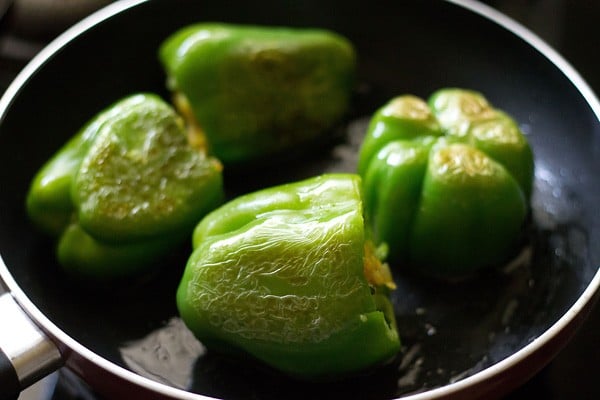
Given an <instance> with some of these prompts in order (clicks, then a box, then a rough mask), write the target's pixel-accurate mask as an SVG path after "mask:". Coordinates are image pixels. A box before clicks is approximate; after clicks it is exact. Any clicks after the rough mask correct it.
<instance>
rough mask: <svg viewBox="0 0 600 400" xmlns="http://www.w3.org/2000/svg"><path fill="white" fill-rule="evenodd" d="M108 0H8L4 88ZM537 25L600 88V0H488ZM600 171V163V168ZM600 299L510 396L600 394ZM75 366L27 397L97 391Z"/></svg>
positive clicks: (2, 27)
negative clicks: (550, 357)
mask: <svg viewBox="0 0 600 400" xmlns="http://www.w3.org/2000/svg"><path fill="white" fill-rule="evenodd" d="M110 2H111V1H108V0H15V1H14V2H12V4H9V3H11V2H10V1H8V0H0V15H2V14H4V15H3V16H2V17H1V18H2V19H1V20H0V93H2V92H3V91H4V90H5V89H6V87H7V86H8V85H9V83H10V82H11V81H12V79H13V78H14V77H15V76H16V74H17V73H18V72H19V71H20V70H21V69H22V68H23V67H24V66H25V64H26V63H27V62H28V60H29V59H30V58H31V57H32V56H33V55H35V54H36V53H37V52H38V51H39V50H40V49H41V48H42V47H43V46H44V45H45V44H46V43H48V42H49V41H50V40H51V39H53V38H54V37H55V36H56V35H57V34H59V33H60V32H62V31H63V30H64V29H66V28H67V27H68V26H70V25H71V24H73V23H74V22H76V21H77V20H78V19H80V18H82V17H84V16H85V15H87V14H88V13H90V12H92V11H93V10H95V9H97V8H99V7H101V6H103V5H105V4H107V3H110ZM481 2H482V3H485V4H487V5H489V6H491V7H494V8H496V9H497V10H499V11H501V12H503V13H505V14H506V15H508V16H510V17H511V18H513V19H515V20H516V21H518V22H520V23H521V24H523V25H524V26H526V27H527V28H529V29H530V30H531V31H533V32H534V33H536V34H537V35H538V36H539V37H541V38H542V39H543V40H544V41H546V42H547V43H548V44H549V45H551V46H552V47H553V48H554V49H555V50H556V51H558V52H559V53H560V54H561V55H562V56H563V57H564V58H565V59H566V60H567V61H568V62H569V63H570V64H571V65H572V66H573V67H574V68H575V69H576V70H577V71H578V72H579V73H580V74H581V76H582V77H583V78H584V79H585V80H586V81H587V83H588V84H589V85H590V86H591V87H592V89H593V90H594V92H595V93H596V94H598V93H600V32H599V28H598V21H600V1H597V0H488V1H483V0H482V1H481ZM598 172H600V171H598ZM599 338H600V307H599V306H597V307H596V308H595V309H594V310H593V311H592V313H591V315H590V316H589V318H588V320H587V321H586V322H585V323H584V325H583V326H582V327H581V328H580V329H579V331H578V332H577V333H576V335H575V337H574V339H573V341H572V342H570V343H569V344H568V345H567V347H566V348H565V349H564V350H563V351H562V352H561V353H560V354H559V355H558V357H557V358H556V359H555V360H554V361H553V362H552V363H550V365H548V366H547V367H546V368H544V369H543V370H542V371H541V372H540V373H538V374H537V375H536V376H535V377H534V378H533V379H532V380H531V381H529V382H528V383H527V384H525V385H524V386H522V387H521V388H519V389H517V390H516V391H515V392H513V393H512V394H511V395H509V396H507V397H506V399H507V400H514V399H521V398H536V399H550V400H570V399H600V382H599V381H598V371H599V369H598V364H599V363H600V346H599V345H598V344H599ZM93 398H94V397H93V394H92V393H89V392H87V389H86V388H85V387H84V386H82V385H81V384H80V382H77V380H76V378H74V377H73V376H72V375H71V374H69V373H68V371H60V372H59V373H57V374H54V376H53V377H51V378H49V381H48V380H47V382H46V384H45V385H41V388H39V387H38V388H34V389H32V390H30V391H28V393H25V394H23V395H22V396H21V400H38V399H40V400H41V399H53V400H57V399H61V400H63V399H65V400H69V399H93Z"/></svg>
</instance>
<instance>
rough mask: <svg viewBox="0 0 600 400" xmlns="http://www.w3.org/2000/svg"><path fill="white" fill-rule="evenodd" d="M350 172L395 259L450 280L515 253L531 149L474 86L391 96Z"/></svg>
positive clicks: (526, 195) (529, 177) (528, 191)
mask: <svg viewBox="0 0 600 400" xmlns="http://www.w3.org/2000/svg"><path fill="white" fill-rule="evenodd" d="M358 169H359V173H360V175H361V176H362V177H363V180H364V187H365V207H366V215H367V219H368V220H369V223H370V225H371V226H372V229H373V234H374V238H375V241H376V242H377V243H386V244H387V245H388V246H389V257H390V260H391V261H392V260H393V262H394V263H396V264H403V265H406V266H409V267H411V268H413V269H415V270H417V271H419V272H422V273H424V274H427V275H433V276H438V277H441V278H458V277H464V276H467V275H470V274H472V273H474V272H475V271H478V270H481V269H483V268H486V267H492V266H498V265H501V264H502V263H504V262H506V261H507V260H509V259H510V257H512V256H514V254H515V251H516V249H517V244H518V242H519V238H520V237H521V232H522V230H523V227H524V222H525V219H526V215H527V212H528V201H529V197H530V194H531V185H532V177H533V155H532V151H531V148H530V146H529V144H528V142H527V140H526V138H525V136H524V135H523V133H522V132H521V131H520V129H519V127H518V125H517V123H516V122H515V121H514V120H513V119H512V118H511V117H510V116H508V115H507V114H506V113H504V112H502V111H501V110H498V109H496V108H494V107H493V106H492V105H491V104H490V103H489V102H488V101H487V100H486V99H485V98H484V97H483V95H481V94H480V93H477V92H473V91H469V90H464V89H441V90H439V91H437V92H435V93H434V94H433V95H432V96H431V97H430V99H429V102H428V103H426V102H425V101H424V100H422V99H420V98H417V97H415V96H410V95H407V96H400V97H397V98H394V99H392V100H391V101H390V102H389V103H388V104H386V105H385V106H383V107H382V108H381V109H379V110H378V111H377V112H376V113H375V114H374V116H373V118H372V119H371V122H370V125H369V128H368V131H367V134H366V137H365V139H364V142H363V145H362V147H361V151H360V155H359V165H358Z"/></svg>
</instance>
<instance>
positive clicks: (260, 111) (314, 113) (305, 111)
mask: <svg viewBox="0 0 600 400" xmlns="http://www.w3.org/2000/svg"><path fill="white" fill-rule="evenodd" d="M159 55H160V60H161V61H162V64H163V66H164V68H165V71H166V74H167V77H168V80H167V83H168V87H169V88H170V89H171V90H172V91H174V92H175V93H176V96H175V97H174V98H175V104H176V106H178V108H179V110H180V111H181V113H182V114H183V115H185V116H187V118H186V119H187V120H189V121H192V122H190V126H193V127H195V128H196V131H197V132H202V134H203V135H205V138H206V140H204V141H203V142H204V143H206V144H207V145H208V148H209V149H210V151H211V152H212V153H213V154H215V155H216V156H217V157H218V158H219V159H220V160H221V161H223V162H224V163H225V164H226V165H227V164H229V163H231V164H233V163H240V162H244V161H247V160H253V159H256V158H258V157H261V156H264V155H267V154H270V153H275V152H281V151H282V150H286V149H290V148H292V147H294V146H296V145H298V144H301V143H306V142H307V141H309V140H312V139H314V138H316V137H317V136H319V135H321V134H323V133H324V132H326V131H328V130H329V129H330V128H332V126H333V125H334V124H335V123H336V122H337V121H338V119H339V118H340V117H341V116H342V115H343V114H344V112H345V111H346V108H347V106H348V102H349V97H350V94H351V91H352V88H353V83H354V73H355V53H354V50H353V47H352V45H351V43H350V42H349V41H348V40H346V39H345V38H343V37H341V36H339V35H337V34H335V33H332V32H329V31H325V30H319V29H300V28H297V29H293V28H280V27H258V26H243V25H229V24H219V23H200V24H195V25H191V26H188V27H185V28H183V29H181V30H179V31H177V32H175V33H174V34H173V35H172V36H170V37H169V38H167V39H166V40H165V42H164V43H163V44H162V46H161V48H160V54H159Z"/></svg>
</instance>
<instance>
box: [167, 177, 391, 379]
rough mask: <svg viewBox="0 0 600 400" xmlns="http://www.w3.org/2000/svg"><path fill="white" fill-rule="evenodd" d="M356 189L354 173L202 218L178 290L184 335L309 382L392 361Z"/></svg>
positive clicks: (385, 277) (288, 187) (267, 193)
mask: <svg viewBox="0 0 600 400" xmlns="http://www.w3.org/2000/svg"><path fill="white" fill-rule="evenodd" d="M360 185H361V184H360V177H358V175H352V174H327V175H321V176H318V177H315V178H311V179H307V180H303V181H299V182H295V183H290V184H285V185H281V186H277V187H272V188H267V189H263V190H260V191H258V192H254V193H251V194H247V195H243V196H241V197H238V198H236V199H234V200H232V201H231V202H229V203H227V204H225V205H223V206H221V207H220V208H218V209H217V210H215V211H213V212H212V213H210V214H208V215H207V216H206V217H205V218H204V219H203V220H202V221H201V222H200V223H199V224H198V226H197V227H196V229H195V231H194V234H193V247H194V250H193V253H192V254H191V256H190V258H189V261H188V263H187V266H186V269H185V272H184V276H183V278H182V280H181V283H180V285H179V289H178V292H177V305H178V308H179V312H180V314H181V317H182V319H183V320H184V321H185V323H186V324H187V326H188V327H189V328H190V329H191V331H192V332H193V333H194V334H195V335H196V336H197V337H198V338H199V339H200V340H201V341H202V342H203V343H204V344H206V345H207V346H208V347H209V348H212V349H217V350H220V351H226V352H229V353H232V352H233V353H235V352H238V353H240V352H241V353H244V354H250V355H251V356H253V357H255V358H256V359H258V360H260V361H262V362H264V363H266V364H267V365H270V366H271V367H273V368H275V369H277V370H280V371H283V372H284V373H287V374H289V375H292V376H295V377H300V378H307V379H324V378H332V377H338V376H340V375H344V374H348V373H353V372H357V371H361V370H364V369H367V368H369V367H373V366H376V365H379V364H381V363H384V362H386V361H388V360H390V359H392V358H393V357H394V355H395V354H396V353H397V352H398V350H399V347H400V341H399V338H398V333H397V330H396V326H395V318H394V313H393V310H392V306H391V303H390V301H389V299H388V294H389V290H390V289H392V288H393V287H394V283H393V281H392V278H391V274H390V271H389V269H388V267H387V265H386V264H384V263H382V262H381V261H380V260H379V258H378V257H377V253H376V251H375V248H374V246H373V245H372V243H371V242H370V240H369V235H368V234H367V233H366V229H365V224H364V220H363V214H362V212H363V208H362V197H361V187H360Z"/></svg>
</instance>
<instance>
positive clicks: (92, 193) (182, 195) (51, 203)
mask: <svg viewBox="0 0 600 400" xmlns="http://www.w3.org/2000/svg"><path fill="white" fill-rule="evenodd" d="M222 198H223V189H222V177H221V165H220V163H219V162H218V161H217V160H216V159H214V158H210V157H207V156H206V155H205V154H204V153H203V152H202V151H200V150H198V149H196V148H194V147H192V146H191V145H190V144H189V143H188V141H187V136H186V131H185V127H184V123H183V121H182V119H181V118H180V117H179V116H178V115H177V114H176V113H175V112H174V110H173V109H172V108H171V107H170V106H169V105H168V104H167V103H165V102H164V101H163V100H161V99H160V98H159V97H158V96H156V95H152V94H137V95H133V96H129V97H127V98H125V99H123V100H120V101H118V102H116V103H115V104H113V105H112V106H110V107H109V108H107V109H106V110H104V111H102V112H101V113H99V114H98V115H97V116H95V117H94V118H93V119H92V120H91V121H90V122H89V123H87V124H86V125H85V126H84V127H83V128H82V130H81V131H80V132H79V133H77V134H76V135H75V136H74V137H73V138H72V139H71V140H69V141H68V142H67V143H66V144H65V145H64V146H63V147H62V148H61V149H60V150H59V151H58V152H57V153H56V154H55V155H54V156H53V157H52V158H51V159H50V160H49V161H48V162H47V163H46V164H45V165H44V166H43V167H42V168H41V169H40V171H39V172H38V173H37V175H36V176H35V177H34V179H33V182H32V184H31V186H30V189H29V192H28V194H27V211H28V213H29V216H30V218H31V219H32V221H33V222H34V223H36V224H37V225H38V226H39V227H40V228H41V229H42V230H44V231H46V232H47V233H49V234H51V235H53V236H57V237H58V238H59V239H58V240H59V243H58V249H57V250H58V259H59V261H60V263H61V264H62V265H63V266H64V267H65V268H66V269H67V270H69V271H72V272H75V273H77V274H79V275H82V276H93V277H97V278H101V277H106V278H110V277H115V276H122V275H127V274H128V273H129V272H133V271H137V270H140V269H142V268H143V266H144V265H146V264H148V263H149V261H152V260H154V259H155V258H156V257H157V256H159V255H161V254H165V253H167V252H168V250H169V249H170V248H172V246H173V245H174V244H176V243H178V242H181V241H182V240H183V239H184V238H185V236H186V235H189V234H190V233H191V232H192V230H193V228H194V226H195V225H196V223H197V222H198V221H199V220H200V218H202V216H204V215H205V214H206V213H207V212H208V211H210V210H212V209H213V208H215V207H216V206H217V205H218V204H219V203H220V202H221V201H222Z"/></svg>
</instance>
